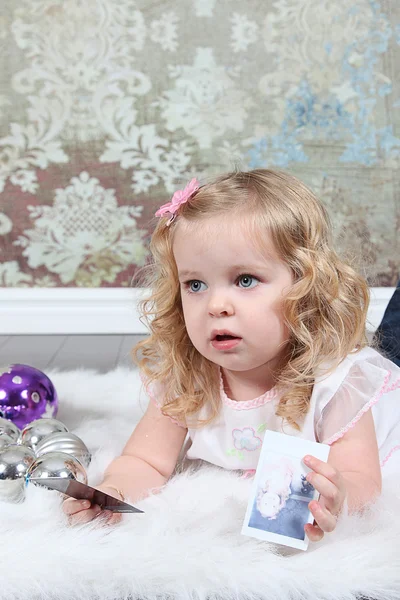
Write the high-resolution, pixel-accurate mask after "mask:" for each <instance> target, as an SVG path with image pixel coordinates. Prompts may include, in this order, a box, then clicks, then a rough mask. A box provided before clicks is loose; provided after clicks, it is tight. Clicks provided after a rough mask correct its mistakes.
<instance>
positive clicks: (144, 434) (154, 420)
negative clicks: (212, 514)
mask: <svg viewBox="0 0 400 600" xmlns="http://www.w3.org/2000/svg"><path fill="white" fill-rule="evenodd" d="M186 433H187V429H185V428H184V427H180V426H179V425H177V424H175V423H174V422H173V421H171V419H170V418H169V417H166V416H165V415H163V414H162V413H161V411H160V409H159V408H157V407H156V406H155V405H154V404H153V403H152V402H150V404H149V406H148V408H147V410H146V413H145V414H144V416H143V417H142V419H141V420H140V422H139V423H138V425H137V426H136V428H135V430H134V431H133V433H132V435H131V437H130V438H129V440H128V442H127V444H126V445H125V448H124V449H123V451H122V454H121V456H119V457H117V458H116V459H114V460H113V461H112V463H111V464H110V465H109V466H108V467H107V469H106V471H105V474H104V479H103V482H102V484H101V487H104V486H107V485H109V486H113V487H115V488H117V489H119V490H121V492H122V493H123V494H124V496H125V497H126V498H129V499H130V500H131V501H132V502H135V501H136V500H137V499H139V498H143V497H144V496H146V495H147V494H148V493H149V491H150V490H152V489H154V488H160V487H161V486H163V485H164V484H165V483H166V482H167V481H168V479H169V478H170V477H171V475H172V473H173V471H174V469H175V466H176V463H177V460H178V457H179V453H180V451H181V449H182V446H183V442H184V441H185V437H186Z"/></svg>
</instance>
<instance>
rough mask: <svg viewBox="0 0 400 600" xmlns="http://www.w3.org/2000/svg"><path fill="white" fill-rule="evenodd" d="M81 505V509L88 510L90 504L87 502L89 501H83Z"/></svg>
mask: <svg viewBox="0 0 400 600" xmlns="http://www.w3.org/2000/svg"><path fill="white" fill-rule="evenodd" d="M81 505H82V506H83V508H89V506H90V502H89V500H83V502H82V503H81Z"/></svg>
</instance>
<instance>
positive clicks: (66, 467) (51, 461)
mask: <svg viewBox="0 0 400 600" xmlns="http://www.w3.org/2000/svg"><path fill="white" fill-rule="evenodd" d="M47 477H63V478H67V479H76V480H77V481H80V482H81V483H87V475H86V471H85V468H84V466H83V465H82V464H81V463H80V462H79V460H78V459H77V458H75V457H74V456H71V455H70V454H65V452H49V453H48V454H43V456H39V457H38V458H36V460H35V461H34V462H33V463H32V464H31V466H30V468H29V470H28V473H27V476H26V480H27V482H32V483H34V484H35V485H40V479H43V478H47Z"/></svg>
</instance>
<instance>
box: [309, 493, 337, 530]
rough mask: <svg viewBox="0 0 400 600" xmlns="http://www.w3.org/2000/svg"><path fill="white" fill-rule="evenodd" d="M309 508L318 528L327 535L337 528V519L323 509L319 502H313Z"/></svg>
mask: <svg viewBox="0 0 400 600" xmlns="http://www.w3.org/2000/svg"><path fill="white" fill-rule="evenodd" d="M308 508H309V509H310V511H311V514H312V515H313V517H314V519H315V522H316V524H317V525H318V527H319V528H320V529H321V530H322V531H324V532H325V533H331V532H332V531H334V529H335V527H336V518H335V517H334V516H333V515H332V513H330V512H329V510H327V509H326V508H323V507H322V506H321V504H320V503H319V502H317V501H316V500H312V501H311V502H310V504H309V505H308Z"/></svg>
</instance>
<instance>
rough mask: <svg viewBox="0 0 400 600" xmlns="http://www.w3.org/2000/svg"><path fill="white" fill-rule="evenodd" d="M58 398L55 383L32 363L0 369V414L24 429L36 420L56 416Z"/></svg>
mask: <svg viewBox="0 0 400 600" xmlns="http://www.w3.org/2000/svg"><path fill="white" fill-rule="evenodd" d="M57 409H58V397H57V392H56V390H55V387H54V385H53V383H52V382H51V381H50V379H49V378H48V377H47V375H45V374H44V373H43V372H42V371H39V369H35V367H30V366H29V365H19V364H16V365H9V366H8V367H4V368H0V417H4V418H5V419H9V420H10V421H12V422H13V423H14V424H15V425H16V426H17V427H19V428H20V429H22V428H23V427H25V425H27V424H28V423H30V422H31V421H34V420H35V419H40V418H41V417H55V416H56V414H57Z"/></svg>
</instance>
